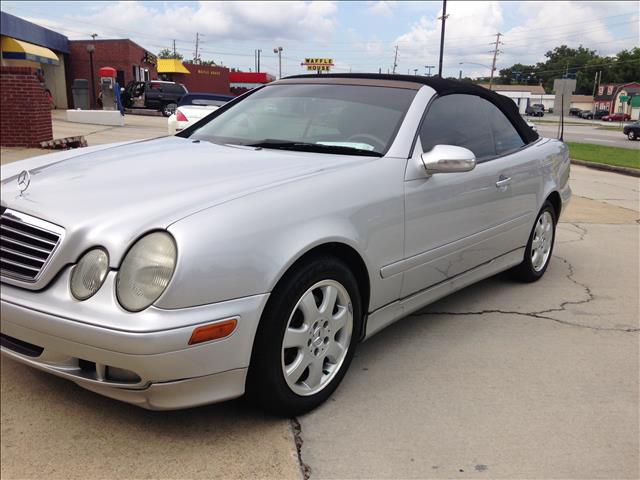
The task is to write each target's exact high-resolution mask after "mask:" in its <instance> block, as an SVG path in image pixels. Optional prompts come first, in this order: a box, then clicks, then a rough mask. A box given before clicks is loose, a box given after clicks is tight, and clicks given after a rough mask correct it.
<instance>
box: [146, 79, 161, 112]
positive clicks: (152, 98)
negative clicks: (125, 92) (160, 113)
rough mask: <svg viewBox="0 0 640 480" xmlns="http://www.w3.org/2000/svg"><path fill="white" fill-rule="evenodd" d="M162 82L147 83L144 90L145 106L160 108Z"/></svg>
mask: <svg viewBox="0 0 640 480" xmlns="http://www.w3.org/2000/svg"><path fill="white" fill-rule="evenodd" d="M162 96H163V92H162V84H161V83H153V82H151V83H148V84H147V88H146V91H145V106H146V107H147V108H153V109H156V110H159V109H160V106H161V104H162Z"/></svg>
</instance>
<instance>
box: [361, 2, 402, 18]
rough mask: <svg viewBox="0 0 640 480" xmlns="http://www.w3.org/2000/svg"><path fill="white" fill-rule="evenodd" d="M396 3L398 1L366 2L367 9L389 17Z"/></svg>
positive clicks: (372, 12) (377, 14)
mask: <svg viewBox="0 0 640 480" xmlns="http://www.w3.org/2000/svg"><path fill="white" fill-rule="evenodd" d="M397 4H398V2H394V1H379V2H367V11H368V12H369V13H370V14H372V15H376V16H379V17H390V16H392V15H393V9H394V8H395V7H396V6H397Z"/></svg>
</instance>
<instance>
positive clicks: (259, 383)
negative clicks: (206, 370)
mask: <svg viewBox="0 0 640 480" xmlns="http://www.w3.org/2000/svg"><path fill="white" fill-rule="evenodd" d="M361 319H362V312H361V307H360V292H359V289H358V284H357V282H356V279H355V277H354V275H353V273H351V271H350V270H349V268H348V267H347V266H346V265H345V264H344V263H342V262H341V261H340V260H338V259H336V258H333V257H329V256H319V257H316V258H314V259H312V260H310V261H308V262H305V263H304V264H302V265H300V266H299V267H297V268H296V269H295V270H294V271H293V272H291V273H290V274H288V275H287V276H286V277H285V278H284V279H283V280H282V281H281V282H280V284H279V285H278V286H277V287H276V289H275V290H274V292H273V293H272V295H271V298H270V299H269V303H268V304H267V307H266V308H265V311H264V313H263V316H262V319H261V321H260V326H259V328H258V332H257V334H256V339H255V343H254V351H253V355H252V360H251V366H250V369H249V377H248V380H247V392H248V393H249V396H250V397H251V398H252V399H253V401H254V402H256V403H257V404H258V405H259V406H260V407H262V408H264V409H266V410H268V411H270V412H272V413H275V414H278V415H283V416H295V415H299V414H301V413H304V412H307V411H309V410H311V409H313V408H315V407H317V406H318V405H320V404H321V403H322V402H324V401H325V400H326V399H327V398H328V397H329V396H330V395H331V394H332V393H333V392H334V390H335V389H336V388H337V387H338V384H339V383H340V381H341V380H342V378H343V377H344V375H345V373H346V371H347V369H348V368H349V364H350V363H351V359H352V358H353V354H354V350H355V347H356V342H357V338H358V336H359V332H360V328H361Z"/></svg>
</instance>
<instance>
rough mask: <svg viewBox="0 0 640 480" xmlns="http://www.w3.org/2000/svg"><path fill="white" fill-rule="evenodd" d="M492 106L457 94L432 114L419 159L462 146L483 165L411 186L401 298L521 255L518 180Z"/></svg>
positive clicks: (437, 101)
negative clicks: (501, 149) (515, 234)
mask: <svg viewBox="0 0 640 480" xmlns="http://www.w3.org/2000/svg"><path fill="white" fill-rule="evenodd" d="M487 105H488V106H490V107H493V105H491V104H490V103H489V102H487V101H486V100H484V99H482V98H480V97H476V96H473V95H462V94H452V95H446V96H442V97H439V98H437V99H435V100H434V101H432V102H431V104H430V106H429V107H428V111H427V114H426V116H425V118H424V119H423V123H422V125H421V128H420V133H419V141H418V142H417V144H416V147H417V149H419V150H420V151H418V152H415V151H414V157H415V155H416V154H420V153H422V152H426V151H429V150H431V149H432V148H433V147H434V146H435V145H439V144H442V145H456V146H461V147H465V148H468V149H469V150H471V151H472V152H473V153H474V154H475V155H476V161H477V164H476V167H475V168H474V169H473V170H472V171H469V172H461V173H437V174H434V175H432V176H430V177H425V176H422V177H421V178H407V181H406V182H405V259H404V262H405V263H404V265H403V269H402V270H403V271H404V279H403V288H402V296H408V295H411V294H412V293H414V292H417V291H419V290H422V289H425V288H428V287H430V286H431V285H434V284H437V283H439V282H442V281H445V280H446V279H448V278H451V277H454V276H456V275H458V274H460V273H463V272H465V271H468V270H470V269H473V268H474V267H477V266H478V265H480V264H482V263H486V262H488V261H490V260H492V259H493V258H496V257H498V256H500V255H502V254H505V253H507V252H508V251H510V250H511V249H513V248H515V247H514V238H512V235H511V229H512V228H513V226H514V223H515V224H519V221H518V220H517V218H518V217H519V215H520V213H519V212H518V208H517V204H516V202H515V201H514V197H513V195H512V192H513V187H512V181H513V176H514V175H513V171H512V165H511V161H510V158H509V155H498V154H497V151H496V143H495V140H494V126H493V121H492V120H491V118H489V117H488V114H489V113H490V110H489V108H488V106H487ZM505 119H506V117H505ZM507 121H508V120H507ZM518 139H520V137H519V135H518ZM512 140H513V139H512ZM522 144H523V142H522V140H521V139H520V146H521V145H522ZM408 171H409V170H408Z"/></svg>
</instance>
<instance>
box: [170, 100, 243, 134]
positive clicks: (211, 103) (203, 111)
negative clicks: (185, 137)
mask: <svg viewBox="0 0 640 480" xmlns="http://www.w3.org/2000/svg"><path fill="white" fill-rule="evenodd" d="M233 98H235V97H233V96H231V95H219V94H216V93H187V94H186V95H184V96H183V97H182V98H181V99H180V103H178V108H177V109H176V111H175V112H174V113H173V114H172V115H171V116H170V117H169V119H168V121H167V125H168V129H169V135H174V134H175V133H176V132H179V131H181V130H184V129H185V128H187V127H188V126H189V125H193V124H194V123H195V122H197V121H198V120H200V119H202V118H204V117H206V116H207V115H209V114H210V113H211V112H213V111H215V110H217V109H218V108H219V107H220V106H222V105H224V104H225V103H227V102H228V101H229V100H232V99H233Z"/></svg>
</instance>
